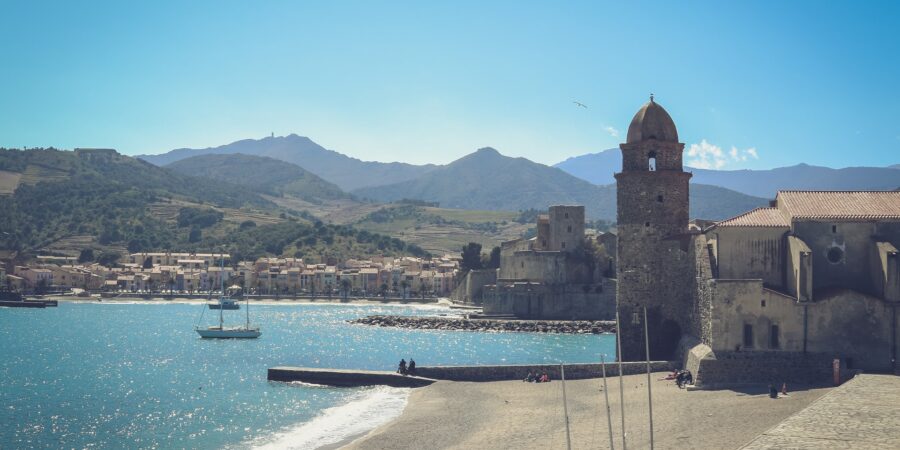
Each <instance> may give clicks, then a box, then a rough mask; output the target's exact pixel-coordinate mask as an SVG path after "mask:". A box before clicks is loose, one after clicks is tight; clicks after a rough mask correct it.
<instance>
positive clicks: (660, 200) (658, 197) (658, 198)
mask: <svg viewBox="0 0 900 450" xmlns="http://www.w3.org/2000/svg"><path fill="white" fill-rule="evenodd" d="M656 201H658V202H660V203H662V202H663V196H662V195H657V196H656Z"/></svg>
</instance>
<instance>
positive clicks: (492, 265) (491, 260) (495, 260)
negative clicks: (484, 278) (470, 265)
mask: <svg viewBox="0 0 900 450" xmlns="http://www.w3.org/2000/svg"><path fill="white" fill-rule="evenodd" d="M484 268H485V269H498V268H500V247H494V248H492V249H491V254H490V256H488V257H487V259H486V260H485V261H484Z"/></svg>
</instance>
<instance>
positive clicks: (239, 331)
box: [194, 256, 262, 339]
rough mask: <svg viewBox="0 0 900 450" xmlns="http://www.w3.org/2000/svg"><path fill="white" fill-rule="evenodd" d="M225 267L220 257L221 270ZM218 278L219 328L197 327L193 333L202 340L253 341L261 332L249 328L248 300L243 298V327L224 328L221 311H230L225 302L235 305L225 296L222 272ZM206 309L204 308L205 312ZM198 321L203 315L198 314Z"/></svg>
mask: <svg viewBox="0 0 900 450" xmlns="http://www.w3.org/2000/svg"><path fill="white" fill-rule="evenodd" d="M224 267H225V258H224V256H223V257H222V268H223V269H224ZM220 278H221V279H222V296H221V297H219V308H217V309H218V310H219V326H211V327H206V328H201V327H200V326H199V325H198V326H195V327H194V331H196V332H197V334H199V335H200V337H202V338H214V339H255V338H258V337H259V336H260V335H261V334H262V332H260V331H259V327H258V326H250V299H249V298H247V297H245V301H246V304H245V306H244V311H246V313H247V314H246V316H247V321H246V323H245V324H244V325H239V326H235V327H226V326H225V316H224V315H223V311H224V310H225V309H231V308H227V307H225V305H226V304H227V303H226V302H231V303H233V304H235V305H236V304H237V303H235V302H234V300H232V299H230V298H228V297H227V296H226V295H225V277H224V270H223V271H222V272H221V275H220ZM205 309H206V308H204V310H205ZM200 319H201V320H202V319H203V313H201V314H200Z"/></svg>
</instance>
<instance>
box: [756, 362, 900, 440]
mask: <svg viewBox="0 0 900 450" xmlns="http://www.w3.org/2000/svg"><path fill="white" fill-rule="evenodd" d="M742 448H743V449H754V450H755V449H834V448H853V449H898V448H900V377H898V376H894V375H858V376H856V377H855V378H853V379H852V380H850V381H848V382H846V383H844V385H842V386H840V387H838V388H836V389H834V390H832V391H831V392H829V393H828V394H826V395H824V396H822V398H820V399H819V400H817V401H815V402H814V403H813V404H811V405H809V407H807V408H806V409H804V410H802V411H800V412H798V413H797V414H794V415H793V416H791V417H788V418H787V419H786V420H784V421H783V422H781V423H780V424H778V425H776V426H775V427H773V428H771V429H770V430H768V431H766V432H765V433H763V434H761V435H759V436H757V437H756V439H754V440H753V441H751V442H750V443H749V444H747V445H745V446H744V447H742Z"/></svg>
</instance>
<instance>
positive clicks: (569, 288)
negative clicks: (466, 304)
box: [483, 278, 616, 320]
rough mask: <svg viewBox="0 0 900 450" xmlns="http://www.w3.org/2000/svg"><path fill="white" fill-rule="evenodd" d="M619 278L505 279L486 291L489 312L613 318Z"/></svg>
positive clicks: (533, 316) (485, 305)
mask: <svg viewBox="0 0 900 450" xmlns="http://www.w3.org/2000/svg"><path fill="white" fill-rule="evenodd" d="M615 308H616V280H614V279H608V278H606V279H601V280H600V281H598V282H596V283H586V284H539V283H527V282H518V283H503V282H499V283H498V284H496V285H493V286H487V287H486V288H485V291H484V302H483V309H484V313H485V314H500V315H515V316H516V317H518V318H522V319H551V320H613V319H615Z"/></svg>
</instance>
